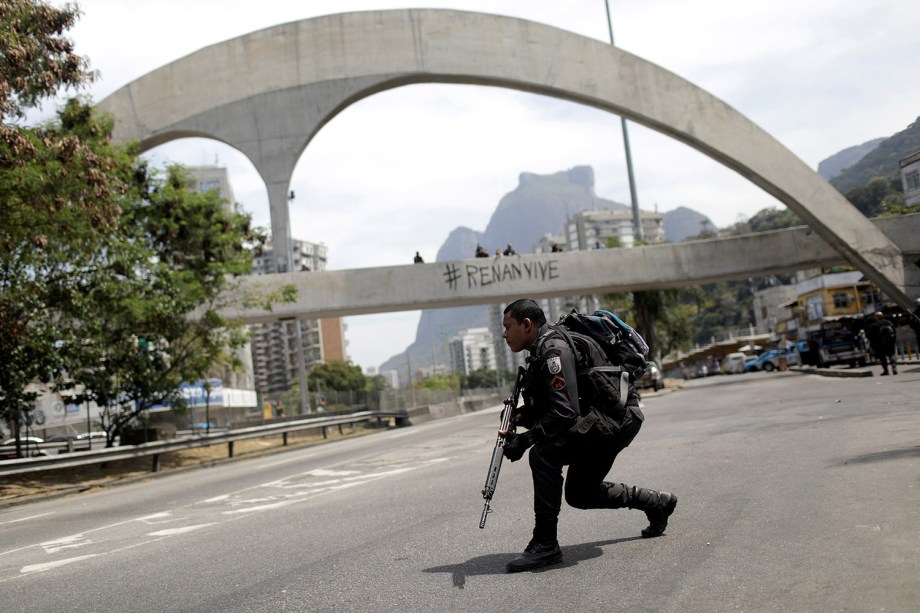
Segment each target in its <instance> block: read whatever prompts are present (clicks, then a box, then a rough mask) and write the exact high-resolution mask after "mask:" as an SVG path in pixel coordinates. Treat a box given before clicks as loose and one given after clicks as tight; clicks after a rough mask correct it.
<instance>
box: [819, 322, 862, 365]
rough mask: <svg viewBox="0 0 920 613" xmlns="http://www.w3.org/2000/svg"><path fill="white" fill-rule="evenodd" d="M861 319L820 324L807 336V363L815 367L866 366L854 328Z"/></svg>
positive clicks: (860, 323) (859, 323)
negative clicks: (838, 365)
mask: <svg viewBox="0 0 920 613" xmlns="http://www.w3.org/2000/svg"><path fill="white" fill-rule="evenodd" d="M859 325H862V320H861V319H852V318H844V319H838V320H834V321H825V322H822V323H821V328H820V329H819V330H815V331H813V332H810V333H809V334H808V341H809V343H808V344H809V347H810V350H809V353H810V355H809V356H808V358H809V359H808V360H807V361H808V362H809V363H812V364H815V365H816V366H822V367H823V366H832V365H834V364H849V365H850V366H851V367H853V366H865V365H866V352H865V351H864V350H863V348H862V347H860V344H859V338H858V336H857V331H856V330H855V329H854V328H855V327H856V326H859Z"/></svg>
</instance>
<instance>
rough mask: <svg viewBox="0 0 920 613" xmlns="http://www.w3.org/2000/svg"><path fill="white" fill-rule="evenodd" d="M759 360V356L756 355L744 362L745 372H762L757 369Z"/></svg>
mask: <svg viewBox="0 0 920 613" xmlns="http://www.w3.org/2000/svg"><path fill="white" fill-rule="evenodd" d="M757 359H758V356H756V355H755V356H751V357H749V358H746V359H745V360H744V372H754V371H756V370H760V369H759V368H758V367H757Z"/></svg>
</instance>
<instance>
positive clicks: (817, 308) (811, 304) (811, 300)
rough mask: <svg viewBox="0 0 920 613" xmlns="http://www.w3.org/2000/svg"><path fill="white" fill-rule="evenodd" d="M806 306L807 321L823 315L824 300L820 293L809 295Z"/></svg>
mask: <svg viewBox="0 0 920 613" xmlns="http://www.w3.org/2000/svg"><path fill="white" fill-rule="evenodd" d="M806 308H807V310H808V311H807V312H808V319H809V321H814V320H815V319H821V318H822V317H824V301H823V300H822V299H821V295H820V294H818V295H814V296H809V297H808V302H807V304H806Z"/></svg>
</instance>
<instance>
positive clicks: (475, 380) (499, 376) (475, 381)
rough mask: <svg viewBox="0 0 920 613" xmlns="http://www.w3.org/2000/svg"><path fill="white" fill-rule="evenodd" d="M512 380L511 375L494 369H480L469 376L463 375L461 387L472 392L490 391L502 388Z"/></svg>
mask: <svg viewBox="0 0 920 613" xmlns="http://www.w3.org/2000/svg"><path fill="white" fill-rule="evenodd" d="M512 380H513V378H512V377H511V375H510V373H507V372H504V371H499V370H494V369H492V368H479V369H477V370H474V371H473V372H471V373H470V374H468V375H462V376H461V377H460V387H461V388H462V389H470V390H472V389H488V388H495V387H501V386H503V385H504V384H505V383H507V382H509V381H512Z"/></svg>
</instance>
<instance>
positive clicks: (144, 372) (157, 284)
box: [67, 160, 256, 443]
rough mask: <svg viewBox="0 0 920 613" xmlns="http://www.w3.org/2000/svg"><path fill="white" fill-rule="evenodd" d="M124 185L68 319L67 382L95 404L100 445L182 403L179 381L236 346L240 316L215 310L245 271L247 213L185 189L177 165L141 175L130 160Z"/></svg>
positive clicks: (187, 184) (199, 374)
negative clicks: (128, 185) (108, 232)
mask: <svg viewBox="0 0 920 613" xmlns="http://www.w3.org/2000/svg"><path fill="white" fill-rule="evenodd" d="M132 170H133V175H132V176H133V177H134V182H133V185H132V190H131V192H130V193H129V194H128V195H127V197H126V198H124V199H123V206H124V211H123V213H122V215H121V217H120V220H119V221H120V224H119V227H118V232H117V233H116V234H115V235H114V237H113V238H112V240H111V244H110V247H109V248H108V249H107V250H105V252H104V253H103V254H101V255H100V256H99V257H98V258H97V262H96V265H97V268H98V271H99V272H100V273H101V274H100V275H98V276H97V278H94V279H93V280H92V282H91V283H87V284H86V285H85V286H83V287H82V288H81V291H80V292H79V299H78V300H76V301H75V308H74V312H73V316H74V318H75V319H77V320H78V321H79V322H80V323H79V333H80V340H79V343H77V344H76V346H75V347H74V349H73V354H74V355H78V356H79V360H75V363H76V365H75V366H74V367H72V368H71V370H70V371H69V378H68V382H67V384H68V386H69V387H70V388H71V389H72V390H73V392H72V395H73V396H74V397H75V399H77V400H78V401H81V402H86V401H94V402H96V404H98V405H99V406H101V407H104V419H103V421H104V424H103V425H104V427H105V429H106V432H107V433H108V436H109V441H110V443H111V441H113V440H114V438H115V437H116V436H118V434H119V433H120V432H121V431H122V430H123V429H124V428H125V427H126V426H127V425H128V424H129V423H130V422H131V421H132V420H133V419H135V418H136V417H138V416H140V415H142V414H144V413H145V412H146V411H147V410H149V409H150V408H153V407H155V406H157V405H164V406H172V407H173V408H175V409H177V410H183V409H184V408H185V404H186V403H185V400H184V398H183V397H182V395H181V393H180V384H181V383H182V382H186V381H187V382H193V381H198V380H202V379H206V378H207V376H208V375H209V372H210V370H211V369H212V367H213V366H214V365H215V364H216V363H218V362H225V363H226V362H228V361H230V362H232V361H233V359H234V358H233V356H234V355H235V353H234V351H235V349H237V348H239V347H241V346H242V345H244V344H245V342H246V340H247V333H246V331H245V327H244V326H243V324H242V323H241V322H231V321H228V320H226V319H225V318H224V317H222V316H221V315H220V309H221V307H222V306H224V302H223V301H224V300H225V299H226V296H228V295H231V294H232V293H233V291H232V290H233V289H234V288H235V287H236V285H237V281H236V280H235V279H236V278H237V277H238V276H239V275H241V274H244V273H246V272H248V271H249V270H250V269H251V257H250V252H249V250H248V249H247V248H246V246H247V243H249V242H253V241H255V240H256V233H255V232H254V231H253V230H252V229H251V228H250V225H249V216H248V215H245V214H241V213H235V212H232V211H231V210H230V209H229V208H228V207H227V206H226V203H225V202H224V201H223V200H222V199H221V198H220V197H219V196H218V195H217V193H216V192H207V193H198V192H195V191H192V189H191V180H190V178H189V176H188V174H187V172H186V171H185V170H184V169H182V168H181V167H178V166H172V167H169V168H168V169H167V170H166V172H165V173H159V172H153V171H149V170H148V169H147V168H146V165H145V164H144V163H143V162H142V161H137V160H133V164H132Z"/></svg>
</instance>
